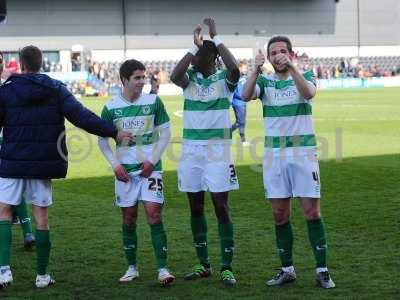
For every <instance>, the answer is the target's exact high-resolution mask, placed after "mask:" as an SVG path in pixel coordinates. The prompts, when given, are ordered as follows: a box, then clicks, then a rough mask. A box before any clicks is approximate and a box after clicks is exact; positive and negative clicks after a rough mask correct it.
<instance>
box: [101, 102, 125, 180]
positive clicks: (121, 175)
mask: <svg viewBox="0 0 400 300" xmlns="http://www.w3.org/2000/svg"><path fill="white" fill-rule="evenodd" d="M101 119H103V120H104V121H106V122H108V123H112V119H113V118H112V115H111V113H110V111H109V110H108V109H107V107H106V106H104V107H103V110H102V112H101ZM97 143H98V145H99V148H100V151H101V153H103V156H104V157H105V159H106V160H107V162H108V164H109V165H110V167H111V168H112V169H113V170H114V173H115V177H116V178H117V179H118V180H120V181H124V182H127V181H129V175H128V173H127V172H126V170H125V169H124V167H123V166H122V165H121V163H120V162H119V161H118V159H117V157H116V156H115V154H114V152H113V150H112V149H111V147H110V143H109V138H105V137H98V140H97Z"/></svg>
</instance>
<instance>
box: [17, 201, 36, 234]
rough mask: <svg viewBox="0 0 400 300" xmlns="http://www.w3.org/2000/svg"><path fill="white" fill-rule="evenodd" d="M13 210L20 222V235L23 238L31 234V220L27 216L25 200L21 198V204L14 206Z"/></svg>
mask: <svg viewBox="0 0 400 300" xmlns="http://www.w3.org/2000/svg"><path fill="white" fill-rule="evenodd" d="M13 209H14V211H15V213H16V214H17V217H18V218H19V221H20V222H21V227H22V233H23V236H24V238H25V235H27V234H28V233H32V220H31V218H30V216H29V213H28V207H27V205H26V202H25V199H24V198H22V200H21V203H20V204H19V205H17V206H14V207H13Z"/></svg>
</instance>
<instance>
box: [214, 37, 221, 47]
mask: <svg viewBox="0 0 400 300" xmlns="http://www.w3.org/2000/svg"><path fill="white" fill-rule="evenodd" d="M212 40H213V42H214V44H215V47H218V46H219V45H221V44H222V40H221V38H220V37H219V36H218V35H216V36H214V37H213V39H212Z"/></svg>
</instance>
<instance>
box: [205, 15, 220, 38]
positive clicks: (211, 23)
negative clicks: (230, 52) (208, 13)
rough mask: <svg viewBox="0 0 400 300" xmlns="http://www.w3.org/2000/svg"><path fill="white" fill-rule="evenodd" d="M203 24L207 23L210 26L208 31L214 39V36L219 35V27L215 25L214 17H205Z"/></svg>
mask: <svg viewBox="0 0 400 300" xmlns="http://www.w3.org/2000/svg"><path fill="white" fill-rule="evenodd" d="M203 24H204V25H206V26H208V33H209V35H210V38H212V39H213V38H214V36H216V35H217V28H216V26H215V21H214V19H213V18H210V17H208V18H205V19H204V20H203Z"/></svg>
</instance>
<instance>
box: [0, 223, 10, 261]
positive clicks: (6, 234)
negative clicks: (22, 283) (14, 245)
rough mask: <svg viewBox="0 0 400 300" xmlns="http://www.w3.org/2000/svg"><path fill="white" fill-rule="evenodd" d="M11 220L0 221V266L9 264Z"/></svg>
mask: <svg viewBox="0 0 400 300" xmlns="http://www.w3.org/2000/svg"><path fill="white" fill-rule="evenodd" d="M11 236H12V234H11V221H9V220H2V221H0V267H1V266H9V265H10V252H11V251H10V250H11Z"/></svg>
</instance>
